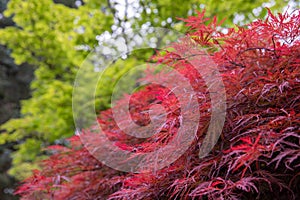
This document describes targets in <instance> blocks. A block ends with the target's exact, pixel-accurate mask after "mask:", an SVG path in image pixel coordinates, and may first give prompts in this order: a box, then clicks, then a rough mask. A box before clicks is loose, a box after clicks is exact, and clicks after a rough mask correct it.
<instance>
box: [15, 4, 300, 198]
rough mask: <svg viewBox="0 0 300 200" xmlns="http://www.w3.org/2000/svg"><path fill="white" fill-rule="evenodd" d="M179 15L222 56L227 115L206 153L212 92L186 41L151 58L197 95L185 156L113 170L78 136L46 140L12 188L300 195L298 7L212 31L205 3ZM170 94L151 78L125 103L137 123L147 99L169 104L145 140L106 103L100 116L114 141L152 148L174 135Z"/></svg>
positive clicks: (55, 193)
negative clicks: (157, 166)
mask: <svg viewBox="0 0 300 200" xmlns="http://www.w3.org/2000/svg"><path fill="white" fill-rule="evenodd" d="M184 21H185V22H186V23H187V26H188V27H189V32H188V34H187V35H188V36H189V37H190V38H192V40H193V42H194V43H197V44H198V45H201V46H202V47H206V48H207V51H208V52H209V54H210V57H211V59H213V60H214V62H215V63H216V64H217V65H218V68H219V71H220V73H221V76H222V78H223V81H224V85H225V88H226V96H227V102H226V103H227V115H226V121H225V125H224V128H223V132H222V134H221V137H220V138H219V140H218V143H217V144H216V145H215V147H214V149H213V150H212V151H211V152H210V154H209V155H208V156H206V157H204V158H201V159H200V158H199V157H198V153H199V146H200V145H201V143H202V141H203V136H204V135H205V133H206V131H207V125H208V124H209V122H210V111H209V108H210V98H209V95H208V93H207V87H206V86H205V82H204V81H203V79H202V78H201V76H200V74H199V73H197V71H196V70H195V69H194V67H199V68H201V67H202V66H192V65H191V64H190V63H189V62H187V60H186V59H185V58H184V57H181V56H179V55H181V54H180V52H181V53H184V52H188V51H189V45H187V44H186V43H185V42H184V41H182V42H179V43H176V44H173V45H172V48H168V50H165V51H164V52H161V53H158V55H156V56H155V57H154V58H153V60H155V61H156V62H157V63H159V64H166V65H169V66H171V67H173V68H174V69H176V70H177V71H178V72H180V73H181V74H183V75H184V76H185V77H187V78H188V79H189V81H190V83H191V85H192V86H193V89H194V90H195V91H196V93H197V94H198V102H199V105H200V106H199V110H200V111H201V114H202V117H201V120H200V121H199V129H198V132H197V137H195V140H194V142H193V144H192V145H191V146H190V148H189V149H188V150H187V151H186V152H185V154H184V155H182V156H181V157H180V158H179V159H178V160H176V161H175V162H174V163H172V164H171V165H170V166H168V167H165V168H163V169H161V170H159V171H156V172H144V173H139V174H135V173H126V172H119V171H117V170H113V169H111V168H108V167H106V166H105V165H102V164H101V163H100V162H99V161H97V160H96V159H95V158H94V157H93V156H92V155H90V153H89V152H88V151H87V150H86V149H85V148H84V147H83V146H82V144H81V141H80V139H79V137H77V136H74V137H72V138H70V139H69V141H70V144H69V146H59V145H57V146H52V147H50V148H49V150H51V151H54V152H55V154H53V155H52V156H51V157H50V158H49V159H47V160H45V161H43V163H42V166H43V170H42V171H35V173H34V176H32V177H30V178H29V179H27V180H25V181H24V184H23V185H22V186H20V187H19V189H18V191H17V192H16V194H19V195H21V196H22V199H111V200H112V199H124V200H125V199H199V198H201V199H283V198H286V199H296V198H300V197H299V194H300V190H299V180H300V179H299V169H300V162H299V156H300V98H299V94H300V84H299V82H300V48H299V47H300V40H299V37H300V29H299V21H300V13H299V10H298V11H294V12H293V13H292V14H288V13H284V14H278V16H274V15H273V14H272V13H271V12H270V11H269V14H268V17H267V19H265V20H256V21H254V22H252V23H250V24H249V25H247V26H246V27H236V28H231V29H228V30H227V33H224V31H223V32H222V31H218V24H217V22H216V21H217V20H216V18H213V19H212V20H209V19H206V18H204V12H199V13H198V16H195V17H189V18H188V19H186V20H184ZM171 49H173V50H171ZM161 73H164V72H161ZM149 76H151V75H149ZM153 76H159V73H158V74H156V75H153ZM162 77H166V76H165V75H164V76H162ZM146 79H147V77H146ZM168 94H170V90H169V89H167V88H164V87H162V86H158V85H148V86H146V87H145V88H144V89H142V90H140V91H138V92H136V93H135V94H134V95H133V96H132V97H131V101H130V102H131V103H130V112H131V115H132V118H133V120H134V121H135V122H136V123H137V124H139V125H146V124H147V123H149V116H148V115H145V114H144V112H142V111H145V110H147V109H148V108H149V106H150V105H151V104H153V103H157V104H161V105H163V106H164V107H165V108H166V110H167V112H168V116H167V121H166V123H165V126H164V127H163V129H162V130H161V131H160V132H159V133H157V134H155V135H153V136H152V137H150V138H148V139H146V140H144V141H142V142H141V141H140V140H137V139H135V138H133V137H130V136H127V135H125V134H124V133H123V132H122V130H120V129H119V128H118V127H117V125H116V123H115V122H114V120H113V116H112V111H111V110H106V111H103V112H101V114H100V115H99V119H98V122H99V123H100V124H101V126H102V128H103V130H104V132H105V133H106V134H107V136H108V137H109V138H110V139H111V140H112V141H115V144H116V145H117V146H119V147H120V148H123V149H126V150H131V151H135V152H138V153H146V152H149V151H152V150H153V149H154V148H157V147H160V146H162V145H164V144H165V143H167V142H168V141H169V140H171V139H172V137H173V136H174V135H176V131H177V130H178V127H179V126H180V115H181V113H180V105H179V103H178V100H177V99H176V96H175V95H173V94H170V95H168ZM124 102H125V101H123V100H120V102H119V104H122V103H124ZM187 131H188V130H187Z"/></svg>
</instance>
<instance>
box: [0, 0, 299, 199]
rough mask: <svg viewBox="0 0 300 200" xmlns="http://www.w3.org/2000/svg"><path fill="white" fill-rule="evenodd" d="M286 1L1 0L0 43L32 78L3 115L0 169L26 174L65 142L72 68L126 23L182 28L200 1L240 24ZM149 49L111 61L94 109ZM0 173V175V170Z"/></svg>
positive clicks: (104, 104)
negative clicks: (11, 112)
mask: <svg viewBox="0 0 300 200" xmlns="http://www.w3.org/2000/svg"><path fill="white" fill-rule="evenodd" d="M7 3H8V4H7ZM288 3H289V4H290V5H291V8H293V7H299V2H297V1H289V2H288V1H282V0H276V1H275V0H271V1H269V2H265V1H264V0H236V1H225V0H223V1H221V0H220V1H215V0H206V1H203V0H186V1H182V0H163V1H159V0H3V1H2V2H1V6H2V11H3V10H5V11H4V12H3V13H2V14H1V15H0V25H2V24H3V26H1V28H2V29H0V44H1V45H3V46H1V47H4V48H5V50H6V51H9V52H10V55H11V57H12V58H13V59H14V60H13V62H14V65H13V66H15V67H17V68H20V67H22V66H23V65H24V64H26V65H30V66H31V67H32V68H33V71H34V78H31V79H32V80H31V83H30V93H29V94H28V95H27V96H26V95H25V97H24V98H26V100H22V101H21V106H20V107H21V108H20V113H19V114H18V115H15V116H14V117H16V116H17V118H13V119H10V120H8V121H7V119H6V120H5V121H6V122H5V123H4V124H2V125H1V127H0V129H1V133H0V134H1V135H0V145H1V146H0V154H1V156H3V155H4V154H5V155H6V157H7V155H8V156H9V154H10V153H8V154H7V152H11V151H12V153H11V157H12V166H11V167H10V168H9V167H5V168H4V169H0V170H2V172H3V173H6V171H7V170H8V169H9V171H8V172H9V174H10V175H11V176H13V177H15V178H16V179H18V180H21V179H23V178H26V177H28V176H29V175H30V174H31V170H32V169H35V168H38V161H40V160H42V159H44V158H45V157H46V156H47V153H46V152H44V151H42V150H43V149H44V148H45V147H47V146H49V145H51V144H61V143H64V142H65V140H64V138H66V137H69V136H71V135H73V134H74V132H75V127H74V123H73V116H72V90H73V82H74V79H75V76H76V72H77V70H78V69H79V67H80V65H81V63H82V62H83V61H84V59H85V58H86V56H87V55H88V54H89V53H90V52H92V51H93V50H95V49H97V48H98V49H100V51H101V47H102V46H101V45H102V43H103V41H105V40H106V39H107V38H110V39H116V40H117V39H118V38H119V37H121V36H120V35H122V33H124V32H125V31H129V30H132V29H139V28H141V30H144V31H145V34H141V37H145V35H146V34H147V31H148V32H151V30H152V31H153V29H151V27H165V28H172V29H175V30H177V31H180V32H184V31H186V30H185V27H184V25H183V23H182V22H180V21H179V19H178V18H185V17H187V16H188V15H193V14H194V13H195V12H196V11H197V10H202V9H206V11H207V12H206V15H207V16H208V17H210V16H214V15H217V16H218V18H219V19H223V18H227V19H229V20H227V24H223V27H225V28H226V27H227V26H232V24H238V25H243V24H245V23H247V22H249V21H250V20H253V19H254V18H263V17H264V16H265V15H266V9H264V7H270V8H271V10H273V11H275V12H276V11H278V12H282V11H283V9H284V8H285V9H286V6H287V5H288ZM6 4H7V7H6ZM5 24H6V25H5ZM124 39H125V41H126V44H127V45H134V44H133V43H131V42H132V41H133V40H134V36H132V37H131V38H124ZM153 53H154V51H153V50H149V51H147V52H146V53H145V52H141V53H136V54H135V55H134V56H130V57H129V58H127V59H126V57H125V58H123V60H126V62H123V61H117V62H114V63H113V64H112V66H111V67H110V68H109V69H108V70H107V71H106V72H105V73H104V75H103V76H104V77H105V79H103V80H104V82H103V83H102V84H100V85H99V87H98V88H97V93H96V94H97V97H96V109H97V110H105V109H107V108H109V107H110V96H111V93H112V90H113V86H114V83H115V82H116V81H117V80H118V79H119V78H120V77H121V76H122V75H123V74H124V73H126V72H127V71H128V70H129V69H131V68H132V67H134V66H136V65H138V64H142V63H144V62H145V61H146V60H147V59H148V58H149V57H150V56H151V55H152V54H153ZM8 54H9V53H8ZM7 57H9V55H7ZM1 59H2V58H1ZM0 64H1V63H0ZM129 80H130V79H129ZM128 84H134V83H133V81H131V82H128ZM0 92H1V91H0ZM16 92H17V91H16ZM0 94H1V93H0ZM10 95H16V94H14V93H10ZM1 109H2V107H1ZM4 114H5V113H4ZM7 149H8V150H9V151H8V150H7ZM1 162H2V161H1ZM6 162H8V163H9V162H10V159H8V161H6ZM0 179H1V181H2V180H4V178H1V176H0ZM0 185H4V184H2V183H0ZM5 187H6V186H5ZM0 189H1V190H2V192H3V190H4V189H3V188H0ZM6 191H8V192H6V193H9V190H6ZM0 199H2V198H1V191H0Z"/></svg>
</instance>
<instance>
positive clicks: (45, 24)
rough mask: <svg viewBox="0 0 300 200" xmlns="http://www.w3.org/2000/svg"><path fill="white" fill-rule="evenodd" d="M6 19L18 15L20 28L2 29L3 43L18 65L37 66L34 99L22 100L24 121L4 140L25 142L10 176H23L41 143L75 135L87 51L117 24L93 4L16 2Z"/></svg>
mask: <svg viewBox="0 0 300 200" xmlns="http://www.w3.org/2000/svg"><path fill="white" fill-rule="evenodd" d="M5 15H6V16H11V15H13V16H14V17H13V20H14V21H15V22H16V24H17V25H18V26H17V27H9V28H6V29H4V30H0V35H1V38H2V40H1V43H3V44H4V45H7V46H8V47H9V48H10V49H12V50H13V51H12V56H13V57H14V59H15V62H16V63H17V64H20V63H24V62H27V63H30V64H32V65H34V66H36V70H35V79H34V80H33V82H32V84H31V89H32V98H30V99H28V100H25V101H23V102H22V110H21V114H22V117H21V118H20V119H12V120H10V121H8V122H7V123H6V124H4V125H3V127H2V128H3V129H6V133H4V134H3V135H1V138H2V139H1V141H0V143H4V142H9V141H18V142H20V145H19V146H17V147H16V148H17V149H18V151H17V152H16V153H14V155H13V158H14V167H13V168H12V169H11V173H12V174H13V175H16V176H17V178H23V176H27V173H26V171H28V170H31V169H33V168H36V166H35V165H32V164H31V162H32V161H34V160H36V159H37V157H39V156H38V154H39V152H40V150H41V147H42V146H41V145H48V144H53V143H54V142H55V140H57V139H60V138H62V137H68V136H71V135H72V134H73V133H74V125H73V118H72V88H73V86H72V85H73V81H74V78H75V74H76V71H77V69H78V67H79V66H80V64H81V63H82V62H83V60H84V59H85V57H86V55H87V54H88V53H89V50H86V49H93V48H94V46H95V45H97V40H96V39H95V36H96V35H98V34H101V33H102V32H103V31H104V30H106V29H107V28H108V27H110V25H111V23H112V20H111V17H109V16H105V15H104V14H103V13H102V12H101V11H100V10H99V9H97V7H96V6H95V5H94V4H92V3H91V4H89V2H86V4H85V6H82V7H80V8H78V9H72V8H68V7H65V6H63V5H61V4H55V3H53V2H52V1H51V0H43V1H40V0H30V1H23V0H11V1H10V3H9V4H8V9H7V10H6V12H5ZM103 18H105V19H106V20H103ZM82 47H84V48H82ZM26 138H31V139H30V140H29V139H27V140H26ZM23 142H24V143H23ZM29 147H30V148H29ZM25 166H27V167H25ZM23 167H24V168H25V170H24V169H23ZM22 171H24V174H23V175H22V173H21V172H22Z"/></svg>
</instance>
